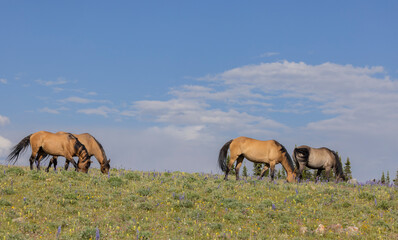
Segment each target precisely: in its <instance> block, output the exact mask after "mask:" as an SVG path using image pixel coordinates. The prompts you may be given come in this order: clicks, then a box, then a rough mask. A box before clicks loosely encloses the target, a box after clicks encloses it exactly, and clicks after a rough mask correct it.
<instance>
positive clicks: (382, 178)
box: [380, 171, 386, 184]
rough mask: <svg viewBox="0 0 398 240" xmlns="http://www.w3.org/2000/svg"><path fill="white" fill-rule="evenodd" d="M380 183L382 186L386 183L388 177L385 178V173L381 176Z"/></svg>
mask: <svg viewBox="0 0 398 240" xmlns="http://www.w3.org/2000/svg"><path fill="white" fill-rule="evenodd" d="M380 182H381V183H382V184H384V183H386V177H385V176H384V171H383V173H382V174H381V179H380Z"/></svg>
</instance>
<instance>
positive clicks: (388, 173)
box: [386, 171, 390, 184]
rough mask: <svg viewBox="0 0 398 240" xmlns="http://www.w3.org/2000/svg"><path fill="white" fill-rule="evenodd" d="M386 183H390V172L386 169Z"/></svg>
mask: <svg viewBox="0 0 398 240" xmlns="http://www.w3.org/2000/svg"><path fill="white" fill-rule="evenodd" d="M386 183H387V184H390V172H389V171H387V177H386Z"/></svg>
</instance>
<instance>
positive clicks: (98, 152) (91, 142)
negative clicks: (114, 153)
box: [46, 132, 111, 174]
mask: <svg viewBox="0 0 398 240" xmlns="http://www.w3.org/2000/svg"><path fill="white" fill-rule="evenodd" d="M58 133H61V134H62V133H64V132H58ZM58 133H57V134H58ZM72 135H73V136H75V137H76V138H77V139H78V140H79V141H80V142H81V143H82V144H83V145H84V146H85V147H86V149H87V152H88V155H89V158H91V157H92V156H94V157H95V158H96V159H97V161H98V162H99V164H100V165H101V172H102V173H104V174H108V172H109V169H110V167H111V166H110V164H109V163H110V162H111V160H110V159H108V158H107V157H106V154H105V150H104V148H103V147H102V145H101V143H99V142H98V141H97V139H95V138H94V137H93V136H92V135H91V134H89V133H82V134H72ZM57 160H58V157H57V156H53V157H52V158H51V160H50V163H49V164H48V167H47V168H46V171H47V172H48V171H49V169H50V167H51V165H52V164H54V170H55V169H56V167H57V162H58V161H57ZM68 167H69V161H68V160H66V161H65V169H68Z"/></svg>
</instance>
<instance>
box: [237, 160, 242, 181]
mask: <svg viewBox="0 0 398 240" xmlns="http://www.w3.org/2000/svg"><path fill="white" fill-rule="evenodd" d="M242 162H243V156H239V157H238V159H237V161H236V166H235V174H236V180H239V169H240V167H241V166H242Z"/></svg>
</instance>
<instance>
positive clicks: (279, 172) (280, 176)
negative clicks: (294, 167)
mask: <svg viewBox="0 0 398 240" xmlns="http://www.w3.org/2000/svg"><path fill="white" fill-rule="evenodd" d="M276 176H277V178H278V179H280V178H282V169H279V170H278V173H277V174H276Z"/></svg>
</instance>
